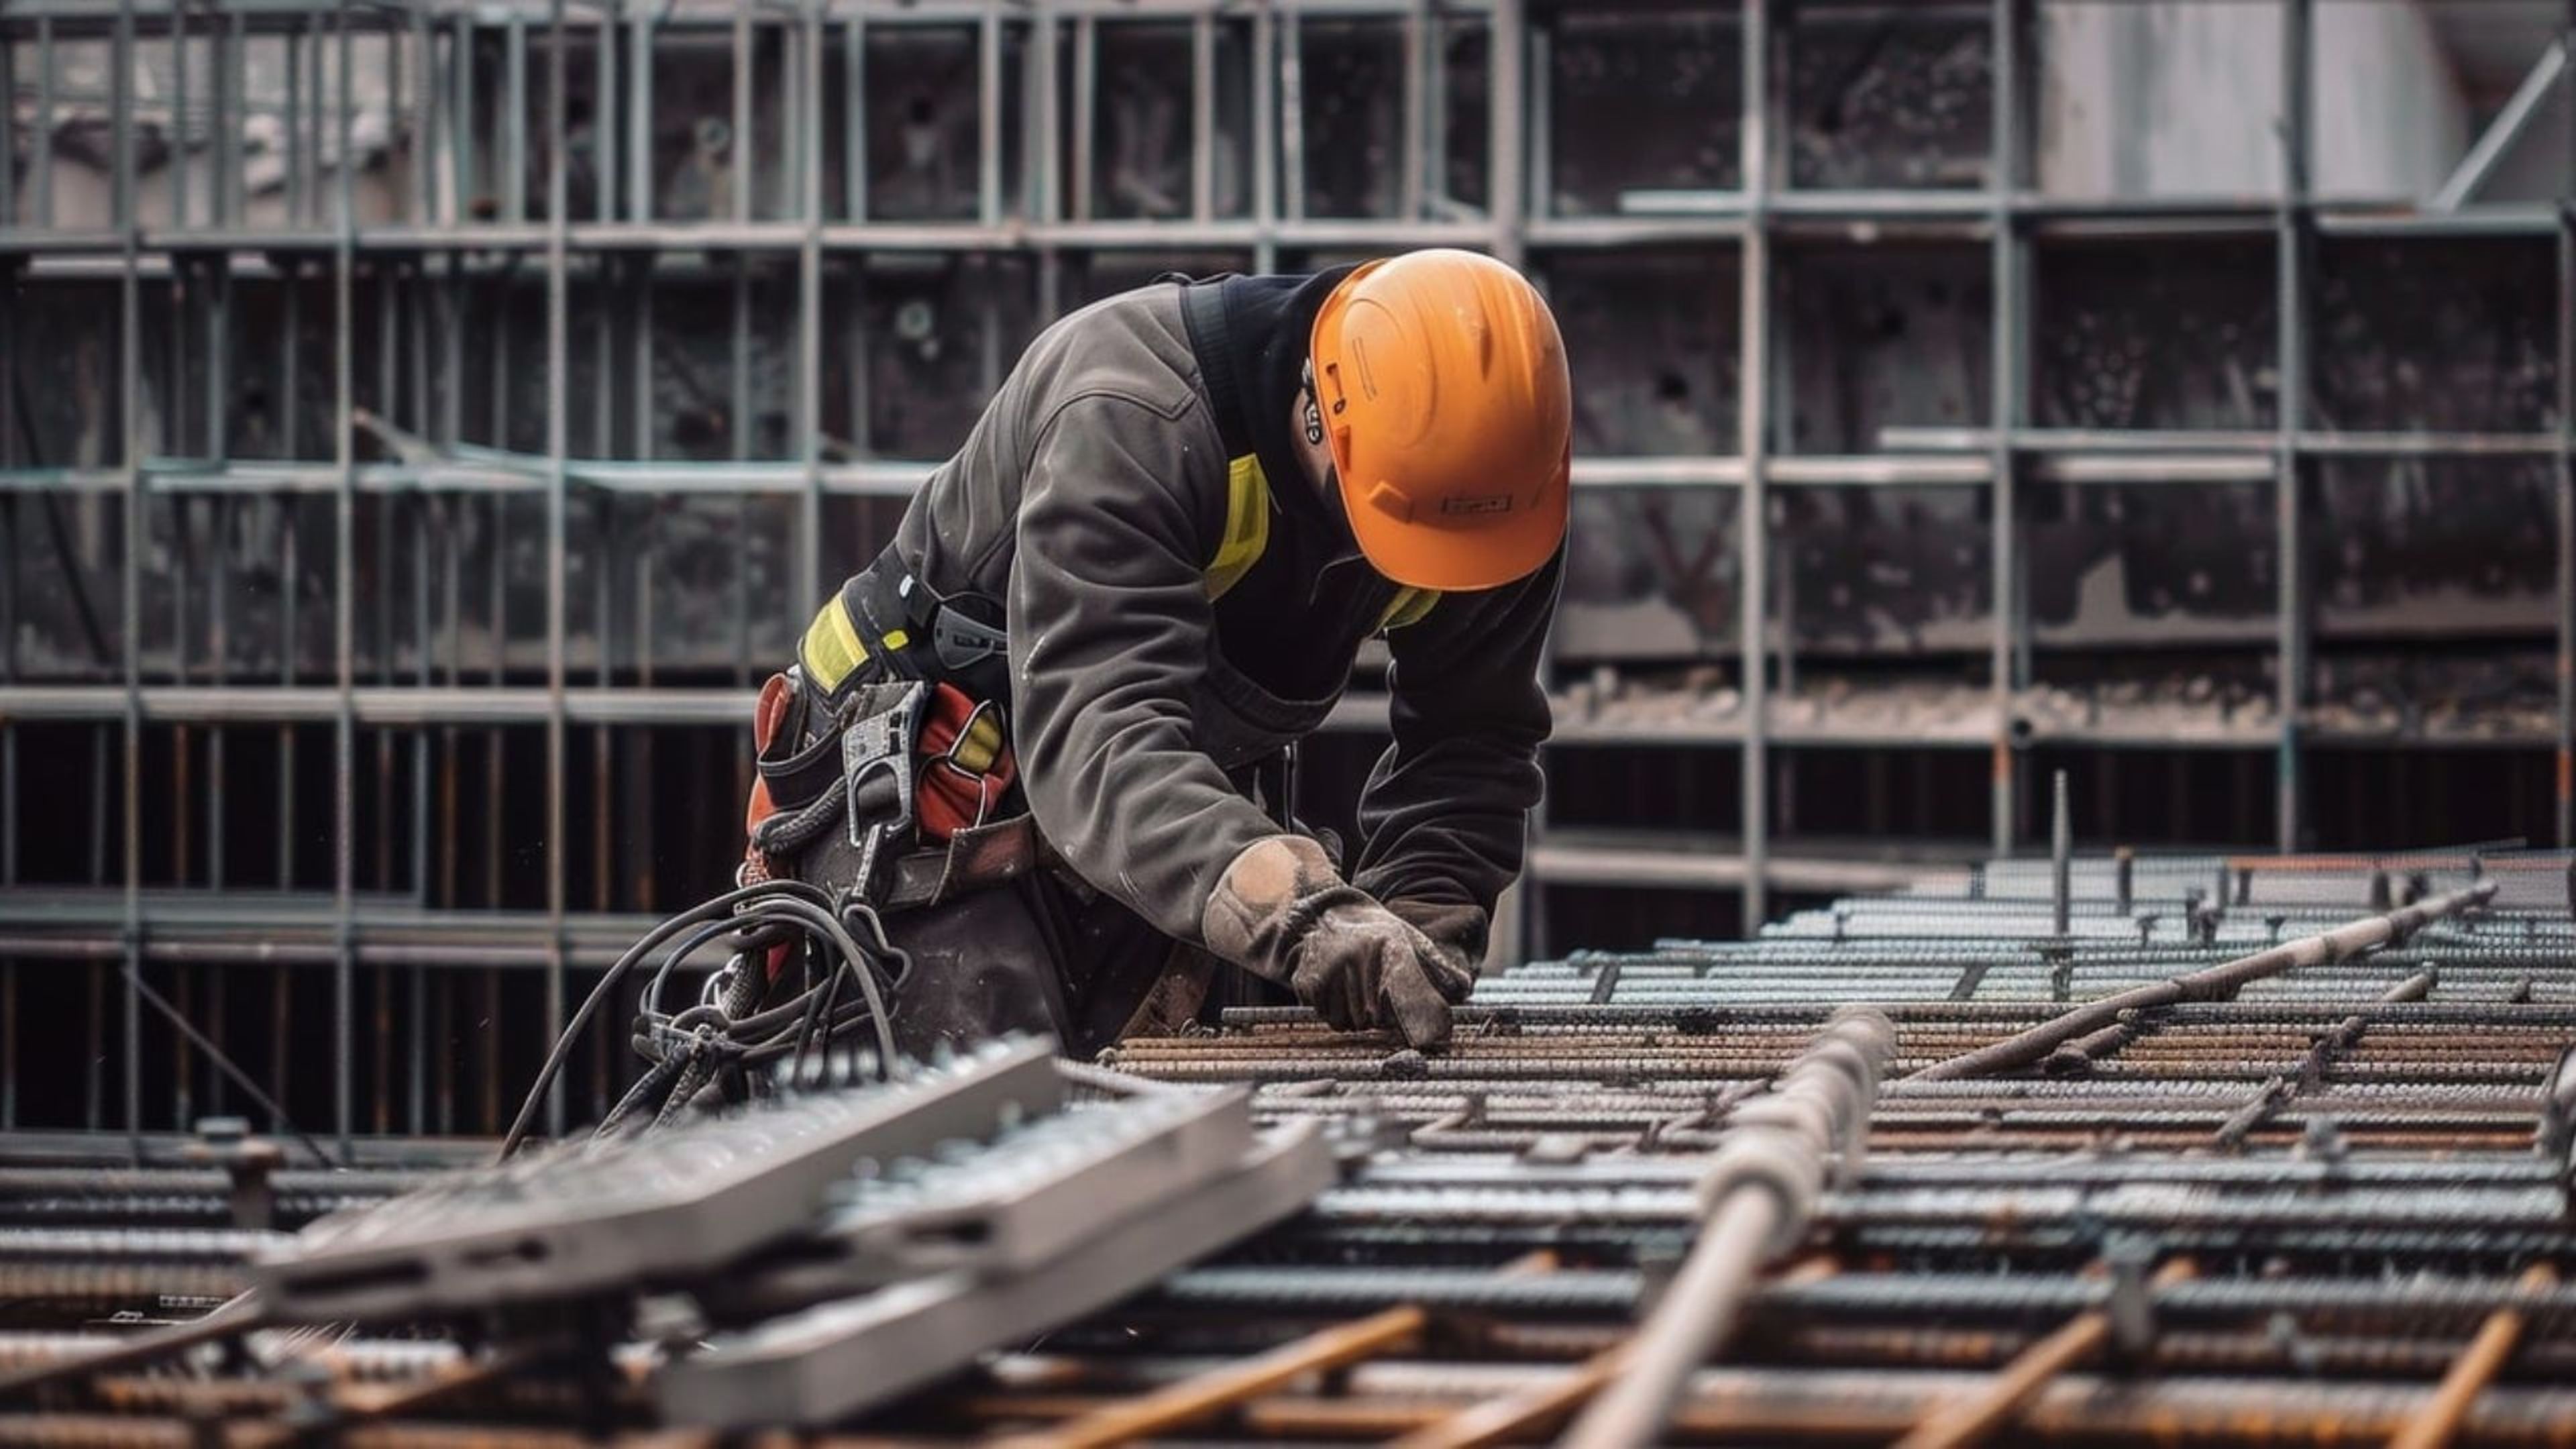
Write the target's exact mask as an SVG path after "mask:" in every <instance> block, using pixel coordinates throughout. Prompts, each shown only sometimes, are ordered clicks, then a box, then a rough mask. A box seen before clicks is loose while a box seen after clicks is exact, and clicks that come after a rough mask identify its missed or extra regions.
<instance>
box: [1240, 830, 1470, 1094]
mask: <svg viewBox="0 0 2576 1449" xmlns="http://www.w3.org/2000/svg"><path fill="white" fill-rule="evenodd" d="M1200 924H1201V929H1202V933H1203V934H1204V935H1205V936H1206V938H1207V944H1208V949H1210V950H1212V951H1214V952H1216V953H1217V954H1218V955H1220V956H1222V957H1224V958H1225V959H1227V960H1229V961H1232V962H1234V963H1235V964H1236V965H1239V966H1241V967H1243V968H1244V969H1246V970H1248V971H1251V972H1254V973H1255V974H1257V975H1260V976H1264V977H1267V978H1269V979H1270V980H1273V981H1277V982H1280V983H1281V984H1283V985H1285V986H1287V987H1288V988H1289V989H1290V990H1293V991H1295V992H1296V993H1297V999H1298V1000H1300V1001H1302V1002H1304V1003H1306V1004H1307V1005H1308V1006H1311V1007H1313V1008H1314V1009H1315V1011H1316V1012H1317V1014H1319V1015H1321V1016H1322V1017H1323V1018H1324V1020H1325V1021H1327V1022H1329V1023H1331V1024H1332V1025H1333V1026H1334V1027H1336V1028H1338V1029H1340V1030H1343V1031H1357V1030H1363V1029H1367V1028H1392V1029H1394V1030H1395V1031H1398V1032H1401V1033H1402V1034H1403V1036H1404V1039H1405V1040H1406V1041H1407V1042H1408V1043H1410V1044H1412V1045H1414V1046H1416V1047H1429V1046H1437V1045H1439V1044H1440V1043H1442V1042H1445V1041H1447V1040H1448V1039H1449V1006H1450V1003H1452V1002H1455V1001H1460V1000H1463V999H1465V997H1466V995H1467V993H1468V992H1469V991H1471V990H1473V989H1474V987H1475V984H1476V976H1475V971H1474V968H1473V966H1472V965H1471V964H1469V962H1468V960H1467V958H1466V956H1465V953H1464V952H1463V950H1461V949H1460V948H1459V947H1457V946H1455V945H1443V944H1441V943H1439V942H1436V941H1434V940H1433V939H1432V938H1431V937H1429V936H1427V935H1425V934H1424V933H1423V932H1422V931H1421V930H1420V929H1419V928H1417V927H1415V926H1414V925H1412V924H1411V923H1410V922H1408V921H1406V920H1405V919H1404V918H1403V917H1402V916H1400V915H1398V914H1396V913H1395V912H1394V911H1392V910H1389V909H1388V908H1387V907H1385V906H1383V905H1380V904H1379V903H1378V902H1377V901H1376V900H1375V899H1373V898H1371V897H1370V895H1369V894H1368V893H1367V892H1366V891H1363V890H1360V889H1359V888H1357V887H1355V886H1353V885H1351V884H1349V883H1348V882H1346V881H1344V880H1343V879H1342V878H1341V876H1340V874H1339V873H1338V872H1336V871H1335V870H1334V869H1333V864H1332V862H1331V861H1330V860H1329V859H1327V858H1326V857H1325V855H1324V851H1323V848H1322V847H1320V846H1318V845H1317V844H1316V843H1315V842H1314V841H1312V840H1309V839H1307V838H1305V837H1304V836H1299V835H1274V836H1269V837H1267V838H1265V839H1262V840H1257V841H1255V842H1253V843H1252V844H1251V845H1250V846H1248V847H1246V848H1245V849H1244V851H1243V853H1242V854H1241V855H1239V856H1236V857H1235V859H1234V862H1233V864H1231V865H1229V866H1227V867H1226V872H1225V875H1224V876H1223V878H1221V879H1220V880H1219V881H1218V882H1217V887H1216V889H1215V890H1214V891H1213V892H1211V893H1210V894H1209V896H1208V903H1207V907H1206V910H1205V912H1204V914H1203V915H1202V917H1201V922H1200Z"/></svg>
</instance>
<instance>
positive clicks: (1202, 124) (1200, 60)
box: [1190, 11, 1217, 222]
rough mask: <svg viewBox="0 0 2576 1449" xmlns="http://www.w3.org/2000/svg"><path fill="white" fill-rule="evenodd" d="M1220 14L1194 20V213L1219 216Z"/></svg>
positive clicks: (1199, 216)
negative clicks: (1217, 108) (1217, 21)
mask: <svg viewBox="0 0 2576 1449" xmlns="http://www.w3.org/2000/svg"><path fill="white" fill-rule="evenodd" d="M1216 139H1217V138H1216V17H1215V16H1213V15H1211V14H1209V13H1207V12H1206V11H1201V12H1199V14H1198V15H1196V16H1195V17H1193V18H1192V20H1191V22H1190V216H1191V218H1192V219H1193V220H1196V221H1201V222H1205V221H1208V220H1210V219H1212V218H1213V217H1215V215H1216Z"/></svg>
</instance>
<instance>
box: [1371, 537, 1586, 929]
mask: <svg viewBox="0 0 2576 1449" xmlns="http://www.w3.org/2000/svg"><path fill="white" fill-rule="evenodd" d="M1564 563H1565V554H1564V552H1563V550H1561V549H1560V550H1559V551H1558V553H1557V556H1556V557H1555V558H1554V559H1551V560H1549V562H1548V564H1547V566H1546V567H1545V568H1542V569H1540V570H1539V571H1538V572H1537V573H1534V574H1532V575H1530V576H1529V577H1528V578H1526V579H1523V580H1521V581H1520V582H1519V583H1516V584H1509V585H1506V586H1504V587H1502V588H1499V589H1491V590H1486V591H1483V592H1479V593H1472V594H1450V595H1447V596H1445V597H1443V598H1442V599H1441V600H1440V602H1439V603H1438V604H1437V605H1435V606H1433V608H1432V610H1431V612H1430V613H1428V614H1426V615H1424V616H1423V617H1422V618H1421V619H1420V620H1419V621H1417V622H1415V623H1413V624H1409V625H1406V626H1404V627H1402V628H1399V629H1395V630H1392V631H1390V632H1389V633H1388V634H1387V649H1388V652H1389V653H1390V654H1391V655H1392V656H1393V658H1394V666H1393V668H1392V670H1391V671H1390V673H1389V675H1388V692H1389V694H1390V695H1391V696H1392V717H1393V718H1392V723H1393V725H1394V731H1395V743H1394V744H1393V745H1391V746H1389V747H1388V749H1387V752H1386V753H1385V754H1384V755H1383V756H1381V757H1380V758H1379V760H1378V762H1377V768H1376V769H1375V770H1373V771H1372V772H1370V775H1369V780H1368V784H1367V786H1366V787H1365V788H1364V789H1363V790H1362V791H1361V793H1360V807H1359V828H1360V837H1361V841H1362V844H1361V847H1360V857H1359V863H1358V870H1357V871H1356V872H1355V873H1354V875H1353V877H1352V884H1354V885H1357V886H1358V887H1359V888H1360V889H1362V890H1364V891H1367V892H1368V893H1369V894H1370V895H1373V896H1375V897H1377V898H1378V899H1379V900H1382V901H1399V900H1400V901H1412V902H1421V903H1424V904H1441V905H1465V906H1472V907H1474V908H1475V909H1476V910H1477V911H1478V912H1480V913H1482V915H1483V916H1484V917H1486V918H1488V919H1490V918H1491V916H1492V915H1493V910H1494V900H1495V898H1496V897H1498V896H1500V895H1501V894H1502V892H1503V888H1504V887H1505V886H1508V885H1510V884H1511V883H1512V880H1513V878H1514V877H1516V876H1518V875H1519V874H1520V870H1521V857H1522V854H1523V850H1524V847H1525V845H1526V840H1525V822H1526V820H1527V818H1528V815H1529V811H1530V808H1531V807H1532V806H1534V805H1536V804H1537V803H1538V801H1539V794H1540V789H1541V776H1540V772H1539V760H1538V751H1539V746H1540V745H1541V744H1543V743H1545V742H1546V740H1547V736H1548V728H1549V720H1548V708H1547V692H1546V688H1545V686H1544V685H1543V684H1542V683H1541V682H1540V679H1539V669H1540V666H1541V665H1542V664H1543V663H1544V662H1545V661H1546V657H1547V631H1548V626H1549V624H1550V623H1551V622H1552V621H1553V620H1554V619H1555V617H1556V596H1557V585H1558V581H1559V579H1560V577H1561V576H1562V573H1563V569H1564ZM1476 937H1477V939H1476V941H1475V943H1474V945H1475V954H1481V952H1482V923H1481V922H1480V923H1479V927H1478V930H1477V932H1476Z"/></svg>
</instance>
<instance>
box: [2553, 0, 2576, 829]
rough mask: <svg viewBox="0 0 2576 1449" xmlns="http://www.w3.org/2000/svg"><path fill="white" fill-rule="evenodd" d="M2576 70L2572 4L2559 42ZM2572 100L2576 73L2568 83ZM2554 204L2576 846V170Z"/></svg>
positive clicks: (2565, 735) (2569, 801)
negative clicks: (2556, 222) (2556, 223)
mask: <svg viewBox="0 0 2576 1449" xmlns="http://www.w3.org/2000/svg"><path fill="white" fill-rule="evenodd" d="M2559 44H2561V45H2562V46H2564V47H2565V48H2566V54H2567V57H2568V59H2569V61H2570V62H2571V65H2576V0H2567V16H2566V25H2565V28H2564V30H2563V32H2562V33H2561V35H2560V37H2559ZM2565 84H2566V86H2567V88H2568V94H2569V95H2570V96H2571V97H2576V69H2571V71H2570V72H2569V75H2568V77H2567V79H2566V81H2565ZM2566 114H2567V135H2566V144H2567V147H2568V149H2567V152H2566V154H2567V155H2568V156H2570V157H2576V103H2571V104H2570V105H2569V106H2568V107H2567V112H2566ZM2561 180H2562V182H2563V186H2564V189H2563V190H2562V191H2561V192H2560V194H2559V201H2558V518H2557V524H2558V529H2557V532H2558V537H2557V544H2558V548H2557V562H2558V618H2557V623H2558V630H2557V632H2558V751H2557V753H2558V769H2557V779H2556V782H2555V783H2556V786H2557V799H2556V801H2555V804H2556V807H2557V826H2558V845H2559V848H2560V849H2562V850H2563V849H2566V848H2567V847H2569V846H2571V845H2576V166H2571V167H2569V168H2568V170H2566V171H2565V172H2562V173H2561Z"/></svg>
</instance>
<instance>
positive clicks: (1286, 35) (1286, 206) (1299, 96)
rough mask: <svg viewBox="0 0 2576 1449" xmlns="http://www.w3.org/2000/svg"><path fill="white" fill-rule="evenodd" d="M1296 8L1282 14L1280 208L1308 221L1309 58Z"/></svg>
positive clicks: (1283, 11) (1279, 27)
mask: <svg viewBox="0 0 2576 1449" xmlns="http://www.w3.org/2000/svg"><path fill="white" fill-rule="evenodd" d="M1301 28H1302V22H1301V20H1300V17H1299V14H1298V10H1297V7H1295V6H1293V5H1290V6H1284V7H1282V8H1281V9H1280V11H1279V26H1278V43H1279V205H1280V209H1281V210H1282V211H1283V212H1285V213H1286V214H1287V217H1288V219H1289V220H1290V221H1304V220H1305V219H1306V55H1305V48H1304V45H1305V43H1304V42H1303V41H1302V40H1301V39H1299V32H1300V30H1301Z"/></svg>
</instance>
